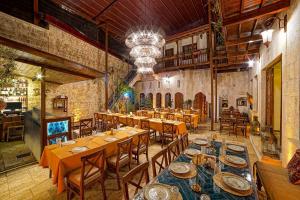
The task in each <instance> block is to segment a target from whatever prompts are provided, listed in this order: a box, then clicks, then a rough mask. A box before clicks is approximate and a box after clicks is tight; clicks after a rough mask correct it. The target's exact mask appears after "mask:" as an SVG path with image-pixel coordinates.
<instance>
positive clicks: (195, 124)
mask: <svg viewBox="0 0 300 200" xmlns="http://www.w3.org/2000/svg"><path fill="white" fill-rule="evenodd" d="M174 114H175V118H176V119H177V120H179V121H183V116H184V115H188V116H190V117H191V120H192V121H191V124H192V126H193V128H197V127H198V121H199V115H196V114H184V113H174Z"/></svg>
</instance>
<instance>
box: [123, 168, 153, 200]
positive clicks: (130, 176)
mask: <svg viewBox="0 0 300 200" xmlns="http://www.w3.org/2000/svg"><path fill="white" fill-rule="evenodd" d="M148 168H149V162H145V163H142V164H140V165H138V166H136V167H135V168H133V169H132V170H130V171H129V172H128V173H127V174H125V175H124V176H123V179H122V180H123V194H124V198H125V200H129V199H130V198H129V191H128V185H132V186H134V187H135V188H136V189H135V191H134V195H135V194H136V193H137V192H138V190H139V189H142V188H143V187H142V181H143V179H145V185H147V184H148V183H149V181H150V178H149V171H148ZM138 175H139V176H138ZM136 177H139V178H138V179H137V182H136V181H134V180H135V179H136Z"/></svg>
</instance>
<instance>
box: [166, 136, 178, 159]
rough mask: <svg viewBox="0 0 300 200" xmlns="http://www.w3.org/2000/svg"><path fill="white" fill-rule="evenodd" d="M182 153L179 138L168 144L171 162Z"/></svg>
mask: <svg viewBox="0 0 300 200" xmlns="http://www.w3.org/2000/svg"><path fill="white" fill-rule="evenodd" d="M179 154H180V143H179V140H178V139H177V140H174V141H173V142H171V143H170V144H169V145H168V158H169V163H171V162H172V161H173V160H175V159H176V158H177V157H178V156H179Z"/></svg>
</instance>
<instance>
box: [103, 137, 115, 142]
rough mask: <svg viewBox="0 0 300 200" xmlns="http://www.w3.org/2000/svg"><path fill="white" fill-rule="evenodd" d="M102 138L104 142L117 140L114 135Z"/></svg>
mask: <svg viewBox="0 0 300 200" xmlns="http://www.w3.org/2000/svg"><path fill="white" fill-rule="evenodd" d="M104 140H105V141H106V142H114V141H116V140H117V138H115V137H107V138H105V139H104Z"/></svg>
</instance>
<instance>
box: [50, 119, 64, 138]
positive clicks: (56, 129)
mask: <svg viewBox="0 0 300 200" xmlns="http://www.w3.org/2000/svg"><path fill="white" fill-rule="evenodd" d="M68 131H69V121H68V120H64V121H56V122H48V123H47V134H48V136H51V135H55V134H59V133H65V132H68Z"/></svg>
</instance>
